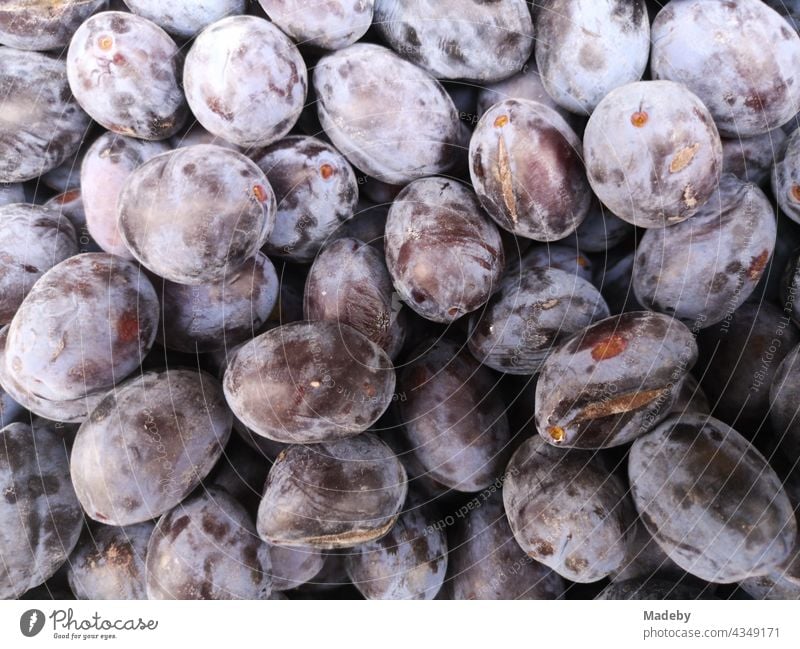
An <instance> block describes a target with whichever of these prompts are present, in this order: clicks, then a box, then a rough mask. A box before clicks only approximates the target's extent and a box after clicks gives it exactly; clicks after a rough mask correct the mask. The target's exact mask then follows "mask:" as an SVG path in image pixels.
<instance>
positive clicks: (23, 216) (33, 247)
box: [0, 203, 78, 324]
mask: <svg viewBox="0 0 800 649" xmlns="http://www.w3.org/2000/svg"><path fill="white" fill-rule="evenodd" d="M77 254H78V237H77V236H76V234H75V229H74V228H73V226H72V224H71V223H70V222H69V221H68V220H67V219H66V218H62V217H61V215H60V214H59V212H58V210H56V209H55V208H52V207H44V206H39V205H28V204H25V203H18V204H15V205H6V206H5V207H0V323H3V324H5V323H8V322H11V318H13V317H14V314H15V313H16V312H17V309H18V308H19V305H20V304H22V300H23V299H24V298H25V296H26V295H27V294H28V293H29V292H30V290H31V287H32V286H33V284H34V283H35V282H36V280H38V279H39V278H40V277H41V276H42V275H44V274H45V272H46V271H48V270H50V268H52V267H53V266H55V265H56V264H58V263H59V262H62V261H64V260H65V259H68V258H69V257H72V256H73V255H77Z"/></svg>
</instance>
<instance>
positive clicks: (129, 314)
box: [117, 311, 139, 343]
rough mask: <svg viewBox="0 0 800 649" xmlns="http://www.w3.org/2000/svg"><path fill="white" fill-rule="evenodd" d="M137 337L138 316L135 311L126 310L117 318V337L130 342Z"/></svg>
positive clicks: (124, 341) (121, 340)
mask: <svg viewBox="0 0 800 649" xmlns="http://www.w3.org/2000/svg"><path fill="white" fill-rule="evenodd" d="M138 338H139V317H138V314H137V313H136V312H135V311H126V312H125V313H123V314H122V317H121V318H120V319H119V320H117V339H118V340H119V341H120V342H123V343H130V342H133V341H135V340H137V339H138Z"/></svg>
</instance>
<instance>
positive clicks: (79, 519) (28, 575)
mask: <svg viewBox="0 0 800 649" xmlns="http://www.w3.org/2000/svg"><path fill="white" fill-rule="evenodd" d="M68 460H69V459H68V457H67V451H66V448H65V447H64V444H63V442H62V441H61V440H60V439H59V438H58V437H57V436H56V435H54V434H53V433H52V432H49V431H47V430H46V429H40V430H37V431H36V433H35V434H34V431H32V430H31V427H30V426H28V425H27V424H20V423H17V424H11V425H9V426H6V427H5V428H3V429H2V430H0V495H2V498H0V529H2V530H3V532H2V534H0V557H2V558H3V560H2V561H0V599H14V598H17V597H20V596H21V595H22V594H23V593H24V592H25V591H28V590H30V589H31V588H33V587H35V586H38V585H39V584H43V583H44V582H45V581H47V580H48V579H49V578H50V577H51V576H52V575H54V574H55V572H56V571H57V570H58V569H59V568H61V566H62V565H63V564H64V562H66V561H67V557H69V555H70V553H71V552H72V549H73V548H74V547H75V544H76V543H77V542H78V537H79V536H80V533H81V528H82V526H83V513H82V512H81V507H80V504H79V503H78V499H77V498H76V497H75V490H74V489H73V488H72V483H71V482H70V470H69V461H68Z"/></svg>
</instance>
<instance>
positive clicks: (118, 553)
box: [67, 521, 155, 600]
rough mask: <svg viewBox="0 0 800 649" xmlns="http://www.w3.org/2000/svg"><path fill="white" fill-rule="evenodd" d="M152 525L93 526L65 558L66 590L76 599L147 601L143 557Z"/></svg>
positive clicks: (150, 523) (148, 522)
mask: <svg viewBox="0 0 800 649" xmlns="http://www.w3.org/2000/svg"><path fill="white" fill-rule="evenodd" d="M154 527H155V525H154V524H153V523H152V522H150V521H147V522H145V523H139V524H138V525H128V526H127V527H112V526H109V525H93V526H91V527H89V528H88V530H87V531H86V532H85V533H84V534H83V536H82V537H81V540H80V541H79V542H78V547H76V548H75V552H73V553H72V556H70V558H69V568H68V572H67V576H68V578H69V587H70V588H71V589H72V592H73V593H74V594H75V597H76V598H77V599H91V600H108V599H111V600H120V599H124V600H142V599H147V589H146V583H145V557H146V555H147V543H148V541H149V540H150V535H151V534H152V533H153V528H154Z"/></svg>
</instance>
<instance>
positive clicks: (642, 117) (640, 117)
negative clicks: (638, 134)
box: [631, 110, 649, 128]
mask: <svg viewBox="0 0 800 649" xmlns="http://www.w3.org/2000/svg"><path fill="white" fill-rule="evenodd" d="M648 119H649V117H648V116H647V113H646V112H644V111H643V110H637V111H636V112H635V113H634V114H633V115H631V124H633V125H634V126H635V127H636V128H642V127H643V126H644V125H645V124H647V120H648Z"/></svg>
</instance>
